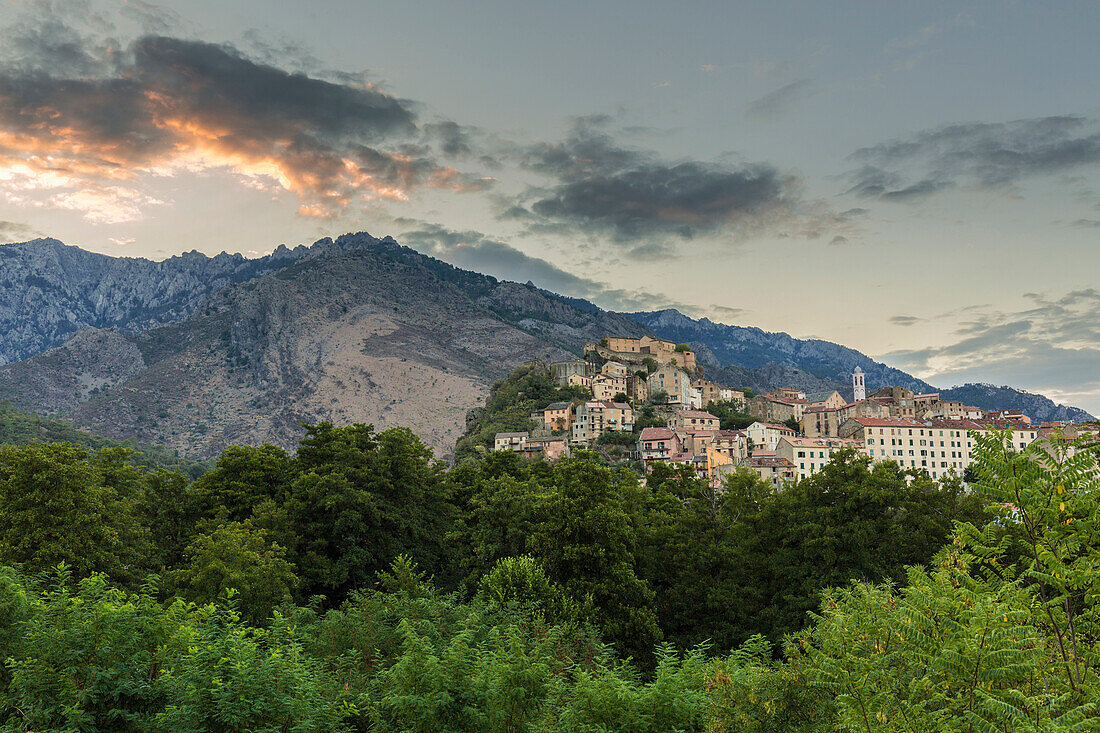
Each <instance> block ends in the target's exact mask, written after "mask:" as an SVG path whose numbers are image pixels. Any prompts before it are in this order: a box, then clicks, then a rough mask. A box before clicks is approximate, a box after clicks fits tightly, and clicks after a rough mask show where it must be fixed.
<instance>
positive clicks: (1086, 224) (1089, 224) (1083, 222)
mask: <svg viewBox="0 0 1100 733" xmlns="http://www.w3.org/2000/svg"><path fill="white" fill-rule="evenodd" d="M1070 226H1075V227H1081V228H1083V229H1096V228H1100V219H1078V220H1077V221H1075V222H1073V223H1072V224H1070Z"/></svg>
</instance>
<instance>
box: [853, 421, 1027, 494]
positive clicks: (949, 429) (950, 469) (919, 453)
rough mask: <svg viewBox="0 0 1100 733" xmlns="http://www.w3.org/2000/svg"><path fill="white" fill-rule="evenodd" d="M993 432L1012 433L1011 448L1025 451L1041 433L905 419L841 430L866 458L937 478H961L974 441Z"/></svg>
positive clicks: (1004, 425) (1005, 425) (991, 424)
mask: <svg viewBox="0 0 1100 733" xmlns="http://www.w3.org/2000/svg"><path fill="white" fill-rule="evenodd" d="M993 430H1010V431H1011V433H1010V440H1011V441H1012V447H1013V448H1016V449H1017V450H1023V449H1024V448H1026V447H1027V446H1028V445H1030V444H1031V442H1032V441H1034V440H1035V439H1036V437H1037V435H1038V431H1037V430H1036V429H1035V428H1033V427H1032V426H1030V425H1024V424H1023V423H1012V422H996V421H983V422H977V421H974V420H965V419H964V420H925V421H919V420H905V419H902V418H889V419H879V418H870V417H854V418H849V419H848V420H846V421H845V422H844V424H843V425H841V427H840V436H841V437H842V438H851V439H853V440H856V441H858V442H860V443H861V444H862V446H863V453H864V455H867V456H870V457H871V458H872V460H875V461H894V462H896V463H897V464H898V465H899V466H901V467H902V468H913V469H920V470H924V471H927V472H928V474H929V475H930V476H931V477H932V478H935V479H939V478H945V477H946V476H948V475H950V474H955V475H960V476H961V475H962V474H963V472H964V471H966V469H967V467H968V466H969V465H970V462H971V453H972V451H973V448H974V439H975V437H976V436H977V435H979V434H982V433H988V432H991V431H993Z"/></svg>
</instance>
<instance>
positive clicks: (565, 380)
mask: <svg viewBox="0 0 1100 733" xmlns="http://www.w3.org/2000/svg"><path fill="white" fill-rule="evenodd" d="M549 370H550V374H551V376H552V378H553V380H554V382H555V383H556V384H557V385H558V386H559V387H574V388H580V389H582V390H586V391H587V392H586V393H590V394H591V399H581V400H573V401H559V402H553V403H550V404H548V405H546V406H545V407H543V408H541V409H539V410H536V411H535V412H533V413H532V414H531V420H532V422H533V423H534V424H535V426H536V427H535V429H533V430H530V431H517V432H506V433H497V434H496V436H495V439H494V442H493V448H494V450H501V451H516V452H520V453H523V454H525V455H528V456H531V457H539V458H544V459H546V460H549V461H553V460H557V459H559V458H561V457H563V456H566V455H568V454H569V451H570V449H571V448H577V447H589V446H592V445H594V444H596V443H597V442H598V441H600V440H601V438H602V439H604V440H606V439H607V438H608V437H611V436H620V440H619V442H620V443H622V442H623V440H622V438H625V439H626V441H627V442H628V443H629V445H630V446H631V448H632V450H631V456H632V458H634V459H636V460H638V461H640V462H641V465H642V467H643V470H646V471H648V470H649V469H650V468H651V467H652V466H653V465H654V464H655V463H657V462H665V463H669V464H678V465H686V466H690V467H691V468H692V470H693V471H694V473H695V474H696V475H698V476H699V477H700V478H702V479H704V480H706V481H708V482H709V483H711V484H712V485H714V486H718V485H720V483H721V481H722V479H723V477H724V476H726V475H727V474H729V473H731V472H733V471H736V470H738V469H749V470H752V471H755V472H756V473H758V474H760V476H761V478H762V479H764V480H765V481H767V482H769V483H771V484H772V485H773V486H777V487H778V486H781V485H783V484H785V483H787V482H791V481H795V480H798V479H802V478H805V477H807V476H810V475H812V474H814V473H816V472H818V471H820V470H821V469H823V468H824V467H825V465H826V464H827V463H828V462H829V460H830V459H831V457H832V455H833V453H835V452H836V451H839V450H842V449H851V450H854V451H856V452H858V453H860V454H862V455H865V456H867V457H869V458H871V459H872V460H873V461H876V462H879V461H894V462H896V463H897V464H898V465H899V466H900V467H901V468H903V469H913V470H918V471H924V472H926V473H927V474H928V475H929V476H931V477H932V478H933V479H941V478H948V477H949V476H960V477H961V476H963V475H964V474H965V473H966V470H967V468H968V467H969V466H970V463H971V453H972V451H973V449H974V445H975V440H974V439H975V437H976V436H977V435H978V434H981V433H983V432H989V431H993V430H999V431H1011V440H1012V446H1013V447H1014V448H1018V449H1023V448H1025V447H1027V446H1028V445H1029V444H1030V443H1032V442H1034V441H1035V440H1039V439H1043V438H1045V437H1046V436H1048V435H1050V434H1051V433H1053V432H1055V431H1059V432H1060V433H1062V434H1064V435H1066V437H1068V438H1076V437H1080V436H1082V435H1091V436H1095V435H1096V433H1097V426H1096V425H1094V424H1087V425H1076V424H1073V423H1061V422H1059V423H1054V422H1051V423H1042V424H1041V425H1032V423H1031V420H1030V418H1028V417H1027V416H1026V415H1024V414H1023V413H1022V412H1020V411H1019V410H993V411H989V410H982V409H980V408H978V407H974V406H971V405H965V404H963V403H962V402H958V401H954V400H942V399H940V395H939V393H937V392H931V393H928V394H915V393H914V392H913V391H912V390H910V389H907V388H905V387H899V386H890V387H881V388H879V389H877V390H875V391H874V392H871V393H870V394H868V393H867V384H866V382H865V375H864V373H863V370H862V369H861V368H860V367H859V366H856V367H855V369H854V370H853V372H852V400H851V401H848V400H847V399H845V398H844V397H843V396H842V395H841V394H840V392H839V391H836V390H833V391H831V392H823V393H817V394H806V393H804V392H802V391H800V390H797V389H793V388H787V387H781V388H778V389H775V390H773V391H771V392H769V393H767V394H760V395H753V394H751V392H749V391H748V390H743V389H736V388H733V387H730V386H724V385H720V384H716V383H714V382H711V381H709V380H707V379H706V378H705V377H704V376H703V372H702V369H701V368H700V367H699V365H698V364H697V362H696V357H695V353H694V352H693V351H692V350H691V349H690V347H689V346H688V345H687V344H676V343H674V342H672V341H667V340H664V339H659V338H653V337H650V336H642V337H641V338H616V337H607V338H603V339H601V340H600V341H598V342H590V343H588V344H586V345H585V348H584V357H583V358H579V359H572V360H569V361H558V362H551V363H550V365H549ZM731 412H732V413H733V414H737V415H740V416H742V420H741V422H747V423H748V424H747V425H745V426H744V427H741V428H740V429H722V427H721V423H722V419H721V415H722V414H729V413H731ZM643 421H644V422H643ZM1098 439H1100V438H1098Z"/></svg>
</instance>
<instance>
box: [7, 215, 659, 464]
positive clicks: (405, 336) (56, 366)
mask: <svg viewBox="0 0 1100 733" xmlns="http://www.w3.org/2000/svg"><path fill="white" fill-rule="evenodd" d="M622 331H627V332H632V333H637V334H641V333H644V332H645V329H644V328H643V327H641V326H639V325H638V324H636V323H634V322H632V321H630V320H628V319H625V318H623V317H621V316H617V315H615V314H611V313H605V312H603V311H599V310H598V309H592V308H580V307H577V306H575V305H572V304H570V303H567V302H564V301H562V300H561V299H558V298H556V297H555V296H553V295H551V294H548V293H545V292H543V291H540V290H538V289H537V288H534V287H533V286H523V285H517V284H515V283H500V282H498V281H496V280H495V279H494V278H491V277H487V276H484V275H479V274H477V273H472V272H467V271H463V270H458V269H456V268H453V267H451V266H449V265H446V264H444V263H442V262H439V261H437V260H433V259H431V258H428V257H425V256H423V255H420V254H418V253H416V252H414V251H413V250H410V249H408V248H405V247H402V246H400V245H398V244H397V243H396V242H394V241H393V240H392V239H385V240H378V239H375V238H373V237H370V236H369V235H366V234H358V235H347V236H344V237H341V238H339V239H338V240H336V241H331V240H322V241H321V242H318V243H317V244H316V245H314V246H313V247H311V248H309V249H308V250H307V251H306V252H305V253H302V255H301V256H300V257H298V259H297V261H296V262H294V263H291V264H289V265H286V266H284V267H283V268H281V269H279V270H277V271H273V272H268V273H266V274H264V275H262V276H260V277H258V278H255V279H252V280H249V281H247V282H242V283H238V284H235V285H230V286H228V287H226V288H224V289H223V290H221V291H219V292H217V293H215V294H213V295H212V296H210V297H209V298H208V299H207V300H206V302H205V303H204V304H203V305H202V307H201V308H200V309H198V310H197V311H196V312H194V313H193V314H192V315H190V316H189V317H187V318H185V319H183V320H182V321H179V322H177V323H173V324H169V325H165V326H161V327H158V328H153V329H151V330H148V331H144V332H142V333H139V334H119V333H117V332H112V331H102V330H98V331H83V332H80V333H78V334H77V335H76V336H74V337H73V338H72V339H70V340H69V341H68V342H66V343H65V344H64V345H62V346H60V347H58V348H55V349H52V350H50V351H47V352H45V353H42V354H39V355H37V356H34V357H32V358H30V359H27V360H25V361H23V362H19V363H16V364H9V365H7V366H4V367H0V396H5V397H6V398H8V399H10V400H11V401H12V402H13V403H15V404H16V405H18V406H19V407H21V408H23V409H27V410H31V411H34V412H39V413H47V414H56V415H59V416H63V417H66V418H68V419H71V420H72V421H73V422H74V424H75V425H77V426H78V427H82V428H87V429H90V430H92V431H93V432H96V433H99V434H102V435H106V436H109V437H112V438H119V439H121V438H134V439H136V440H138V441H140V442H143V443H155V444H159V445H164V446H167V447H169V448H171V449H177V450H179V451H181V452H183V453H186V454H188V455H191V456H195V457H205V456H209V455H213V454H215V453H217V452H218V451H220V450H221V449H222V448H224V447H225V446H226V445H228V444H230V443H259V442H264V441H270V442H274V443H276V444H279V445H283V446H286V447H292V446H293V445H295V444H296V443H297V440H298V439H299V438H300V437H301V434H302V429H301V424H302V423H303V422H316V421H318V420H332V421H334V422H338V423H347V422H369V423H374V424H375V425H376V426H378V427H379V428H380V429H381V428H385V427H391V426H395V425H404V426H409V427H411V428H412V429H414V430H415V431H417V432H418V433H419V434H420V435H422V436H423V437H424V438H425V440H426V442H427V443H428V444H430V445H431V446H432V447H433V448H435V450H436V452H437V455H440V456H445V455H448V454H449V453H450V451H451V450H452V449H453V446H454V443H455V441H456V440H457V438H458V437H459V436H460V435H461V434H462V430H463V428H464V426H465V420H466V413H467V411H468V410H470V409H471V408H473V407H476V406H478V405H480V404H481V403H482V402H483V400H484V397H485V395H486V394H487V392H488V387H489V385H490V384H491V383H492V381H493V380H495V379H497V378H499V377H502V376H504V375H505V374H507V373H508V371H509V370H510V369H511V368H513V367H514V366H515V365H516V364H518V363H520V362H522V361H525V360H528V359H533V358H538V359H544V360H550V359H560V358H567V357H568V356H570V354H571V353H576V352H579V350H580V348H581V347H582V345H583V343H584V342H585V341H587V340H591V339H593V338H597V337H598V336H600V335H602V334H603V333H607V332H622Z"/></svg>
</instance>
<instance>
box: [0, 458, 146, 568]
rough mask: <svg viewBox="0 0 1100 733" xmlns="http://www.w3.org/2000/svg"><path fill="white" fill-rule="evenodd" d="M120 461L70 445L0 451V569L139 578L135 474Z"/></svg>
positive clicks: (142, 554) (140, 531)
mask: <svg viewBox="0 0 1100 733" xmlns="http://www.w3.org/2000/svg"><path fill="white" fill-rule="evenodd" d="M126 457H127V451H126V450H125V449H121V448H105V449H103V450H101V451H100V452H99V453H95V454H93V453H89V452H88V451H87V450H86V449H84V448H82V447H79V446H75V445H72V444H70V443H53V444H47V445H42V444H30V445H25V446H3V447H0V563H19V564H22V565H23V566H24V567H26V568H27V569H29V570H32V571H41V570H46V569H47V568H50V567H53V566H54V565H57V564H58V563H66V564H67V565H68V566H69V567H70V568H72V570H73V571H74V572H75V573H76V575H77V576H78V577H84V576H87V575H89V574H91V573H93V572H104V573H110V574H111V575H113V576H114V577H116V578H120V579H126V580H130V581H135V580H138V579H139V574H140V571H141V570H142V569H143V568H145V567H146V565H147V564H148V562H149V558H148V554H147V553H148V550H149V547H148V544H147V536H146V531H145V529H144V528H143V527H142V526H141V524H140V522H139V520H138V516H137V512H136V508H137V502H138V500H139V497H140V483H141V478H142V473H141V471H140V470H139V469H137V468H135V467H133V466H132V465H130V464H129V463H127V462H126Z"/></svg>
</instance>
